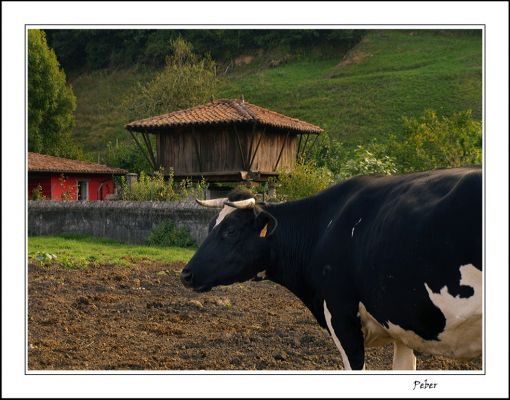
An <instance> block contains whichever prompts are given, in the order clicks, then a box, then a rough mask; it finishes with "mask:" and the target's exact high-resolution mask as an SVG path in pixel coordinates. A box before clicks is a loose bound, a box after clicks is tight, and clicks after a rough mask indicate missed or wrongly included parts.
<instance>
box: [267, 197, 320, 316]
mask: <svg viewBox="0 0 510 400" xmlns="http://www.w3.org/2000/svg"><path fill="white" fill-rule="evenodd" d="M268 211H269V212H271V214H273V215H274V216H275V217H276V219H277V220H278V229H277V230H276V231H275V232H274V234H273V235H272V236H271V237H270V243H271V256H270V261H269V263H268V264H269V265H268V267H267V270H266V275H267V278H268V279H270V280H272V281H273V282H276V283H278V284H280V285H282V286H284V287H286V288H287V289H289V290H290V291H291V292H292V293H294V294H295V295H296V296H297V297H299V298H300V299H301V301H303V303H304V304H305V305H306V306H307V307H308V308H309V309H310V310H311V311H312V313H313V314H314V316H315V317H316V318H317V320H318V321H319V323H321V325H323V323H324V321H323V319H324V316H323V312H322V308H320V307H321V305H320V302H319V300H320V299H319V298H318V297H317V296H318V293H317V290H316V288H315V287H314V285H313V277H312V276H311V270H310V268H309V266H310V260H311V257H312V254H313V251H314V248H315V246H316V244H317V241H318V240H319V237H320V235H321V231H322V225H324V223H323V220H324V219H325V218H326V216H323V215H321V213H319V210H317V208H316V207H315V205H314V204H313V203H311V202H310V204H308V203H306V202H299V203H287V204H280V205H274V206H271V207H268ZM317 307H319V308H320V310H318V309H317Z"/></svg>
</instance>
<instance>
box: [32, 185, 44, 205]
mask: <svg viewBox="0 0 510 400" xmlns="http://www.w3.org/2000/svg"><path fill="white" fill-rule="evenodd" d="M32 200H36V201H39V200H46V196H45V195H44V194H43V190H42V186H41V185H37V186H36V187H35V188H33V189H32Z"/></svg>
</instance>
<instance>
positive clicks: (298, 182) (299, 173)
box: [271, 161, 333, 201]
mask: <svg viewBox="0 0 510 400" xmlns="http://www.w3.org/2000/svg"><path fill="white" fill-rule="evenodd" d="M279 174H280V175H279V177H278V178H277V179H272V180H271V183H272V184H273V185H275V187H276V200H281V201H287V200H296V199H300V198H303V197H307V196H311V195H313V194H315V193H317V192H319V191H321V190H323V189H325V188H327V187H328V186H329V185H330V184H331V183H333V174H332V173H331V171H330V170H329V169H327V168H325V167H318V166H317V165H316V164H315V162H313V161H309V162H307V163H297V164H296V166H295V168H294V169H293V170H292V172H286V171H280V173H279Z"/></svg>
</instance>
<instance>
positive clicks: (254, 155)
mask: <svg viewBox="0 0 510 400" xmlns="http://www.w3.org/2000/svg"><path fill="white" fill-rule="evenodd" d="M265 133H266V128H264V130H263V131H262V132H261V133H260V137H259V140H258V142H257V146H255V151H254V152H253V155H252V157H251V160H250V165H248V171H251V167H252V165H253V161H255V157H256V156H257V152H258V151H259V146H260V142H261V141H262V136H264V135H265Z"/></svg>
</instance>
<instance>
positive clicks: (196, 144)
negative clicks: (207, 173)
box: [191, 127, 203, 171]
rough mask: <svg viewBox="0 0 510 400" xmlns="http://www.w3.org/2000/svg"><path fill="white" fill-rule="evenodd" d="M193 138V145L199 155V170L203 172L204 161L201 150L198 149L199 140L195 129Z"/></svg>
mask: <svg viewBox="0 0 510 400" xmlns="http://www.w3.org/2000/svg"><path fill="white" fill-rule="evenodd" d="M191 136H192V137H193V143H194V145H195V152H196V153H197V159H198V168H199V169H200V171H203V169H202V159H201V157H200V150H199V149H198V140H197V136H196V133H195V127H192V128H191Z"/></svg>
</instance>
